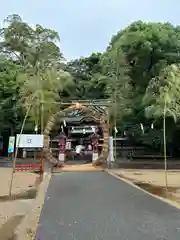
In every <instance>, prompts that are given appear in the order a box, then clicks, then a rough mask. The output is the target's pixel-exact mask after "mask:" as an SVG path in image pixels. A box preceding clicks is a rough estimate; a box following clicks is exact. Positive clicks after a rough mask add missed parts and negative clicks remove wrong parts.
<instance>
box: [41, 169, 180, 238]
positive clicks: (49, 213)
mask: <svg viewBox="0 0 180 240" xmlns="http://www.w3.org/2000/svg"><path fill="white" fill-rule="evenodd" d="M36 237H37V238H36V239H37V240H61V239H62V240H180V210H178V209H176V208H175V207H172V206H170V205H168V204H166V203H165V202H162V201H160V200H158V199H156V198H154V197H152V196H150V195H148V194H146V193H144V192H142V191H140V190H139V189H137V188H134V187H133V186H131V185H129V184H127V183H125V182H123V181H121V180H119V179H117V178H114V177H113V176H110V175H108V174H107V173H106V172H64V173H60V174H57V175H54V176H52V179H51V182H50V185H49V187H48V191H47V194H46V198H45V203H44V206H43V209H42V212H41V216H40V223H39V226H38V229H37V235H36Z"/></svg>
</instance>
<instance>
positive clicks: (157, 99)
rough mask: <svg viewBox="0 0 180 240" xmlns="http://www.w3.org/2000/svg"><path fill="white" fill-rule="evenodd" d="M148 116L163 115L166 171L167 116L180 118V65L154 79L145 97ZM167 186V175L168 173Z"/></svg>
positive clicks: (175, 119)
mask: <svg viewBox="0 0 180 240" xmlns="http://www.w3.org/2000/svg"><path fill="white" fill-rule="evenodd" d="M144 103H145V104H146V114H147V117H151V118H155V119H156V118H160V117H163V139H164V160H165V171H166V170H167V155H166V118H167V117H171V118H173V119H174V121H175V122H176V121H177V120H178V119H179V118H180V66H177V65H175V64H173V65H170V66H168V67H166V68H165V69H164V70H162V72H161V73H160V75H159V76H158V77H156V78H155V79H152V80H151V81H150V82H149V85H148V87H147V90H146V95H145V97H144ZM166 186H167V175H166Z"/></svg>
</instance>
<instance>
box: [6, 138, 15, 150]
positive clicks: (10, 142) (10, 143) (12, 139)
mask: <svg viewBox="0 0 180 240" xmlns="http://www.w3.org/2000/svg"><path fill="white" fill-rule="evenodd" d="M14 143H15V137H14V136H10V137H9V145H8V153H13V152H14Z"/></svg>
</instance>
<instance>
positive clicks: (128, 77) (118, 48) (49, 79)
mask: <svg viewBox="0 0 180 240" xmlns="http://www.w3.org/2000/svg"><path fill="white" fill-rule="evenodd" d="M0 37H1V40H0V109H1V115H0V132H3V131H6V130H8V131H9V132H13V131H19V128H20V126H21V124H22V120H23V118H24V115H25V112H26V110H27V108H28V106H29V104H32V108H31V111H30V117H29V118H28V123H27V125H26V131H29V132H32V130H34V129H33V128H34V124H35V123H36V124H38V125H39V124H40V111H41V110H42V109H41V105H42V103H44V108H43V111H44V124H45V123H46V120H47V119H48V117H49V115H50V114H52V113H53V112H54V111H56V110H57V109H59V108H60V106H59V101H61V100H64V101H68V100H73V99H77V100H78V99H80V100H83V99H84V100H85V99H86V100H87V99H108V100H110V102H111V103H112V104H111V108H110V117H111V127H113V126H114V125H116V124H117V125H118V129H119V130H120V131H121V132H123V131H126V132H127V134H128V136H129V137H130V138H131V139H133V141H135V142H139V143H141V144H145V145H147V146H150V147H153V148H158V149H160V148H161V147H162V142H163V141H162V130H163V129H162V116H163V114H164V106H165V104H166V119H165V120H166V123H167V126H168V127H167V132H166V133H167V143H168V144H169V145H171V146H172V145H173V143H174V139H177V138H178V137H179V134H180V131H179V115H180V106H179V102H180V99H179V98H180V97H179V96H180V81H179V78H180V68H179V64H180V54H179V53H180V27H179V26H177V27H174V26H173V25H171V24H169V23H164V24H163V23H145V22H142V21H137V22H134V23H132V24H130V25H129V26H128V27H126V28H125V29H123V30H121V31H119V32H118V33H117V34H116V35H114V36H113V37H112V39H111V41H110V43H109V45H108V47H107V49H106V51H105V52H104V53H92V54H91V55H90V56H89V57H85V58H83V57H82V58H80V59H75V60H73V61H70V62H65V61H64V59H63V55H62V53H61V51H60V47H59V39H60V37H59V35H58V33H57V32H56V31H54V30H51V29H47V28H44V27H42V26H41V25H39V24H37V25H36V26H35V28H32V27H31V26H30V25H29V24H28V23H26V22H24V21H23V20H22V19H21V17H20V16H18V15H16V14H13V15H10V16H8V17H7V18H6V19H5V21H4V27H3V28H2V29H1V30H0ZM174 121H175V122H176V124H175V123H174ZM152 122H154V126H155V127H154V129H151V128H150V125H151V123H152ZM140 123H143V125H144V128H145V133H144V134H142V131H141V128H140ZM174 145H176V149H178V146H177V144H174Z"/></svg>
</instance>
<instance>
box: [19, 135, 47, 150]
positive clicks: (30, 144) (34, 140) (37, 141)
mask: <svg viewBox="0 0 180 240" xmlns="http://www.w3.org/2000/svg"><path fill="white" fill-rule="evenodd" d="M43 144H44V135H41V134H22V135H21V137H20V135H19V134H17V135H16V147H17V146H18V147H19V148H42V147H43Z"/></svg>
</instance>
